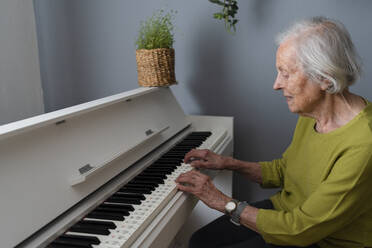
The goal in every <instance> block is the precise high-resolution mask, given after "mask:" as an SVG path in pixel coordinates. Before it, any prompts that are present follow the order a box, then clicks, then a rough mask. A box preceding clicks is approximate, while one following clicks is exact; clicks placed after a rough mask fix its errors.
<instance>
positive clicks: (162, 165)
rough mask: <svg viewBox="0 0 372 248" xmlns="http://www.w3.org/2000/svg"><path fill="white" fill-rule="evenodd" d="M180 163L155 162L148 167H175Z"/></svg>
mask: <svg viewBox="0 0 372 248" xmlns="http://www.w3.org/2000/svg"><path fill="white" fill-rule="evenodd" d="M179 165H180V164H170V163H163V164H157V163H154V164H152V165H150V167H149V168H153V167H155V168H166V169H176V168H177V167H178V166H179Z"/></svg>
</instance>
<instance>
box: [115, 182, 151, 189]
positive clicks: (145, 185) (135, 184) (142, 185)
mask: <svg viewBox="0 0 372 248" xmlns="http://www.w3.org/2000/svg"><path fill="white" fill-rule="evenodd" d="M122 188H140V189H142V188H144V189H149V190H154V189H155V188H156V187H155V186H153V185H148V184H141V183H127V184H126V185H125V186H124V187H122Z"/></svg>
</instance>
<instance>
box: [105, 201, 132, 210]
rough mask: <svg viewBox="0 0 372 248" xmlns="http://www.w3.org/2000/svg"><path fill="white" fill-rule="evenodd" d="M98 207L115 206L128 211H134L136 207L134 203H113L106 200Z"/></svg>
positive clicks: (114, 207)
mask: <svg viewBox="0 0 372 248" xmlns="http://www.w3.org/2000/svg"><path fill="white" fill-rule="evenodd" d="M98 207H103V208H113V209H118V210H125V211H128V212H131V211H134V207H133V206H132V205H127V204H111V203H107V202H104V203H102V204H101V205H99V206H98Z"/></svg>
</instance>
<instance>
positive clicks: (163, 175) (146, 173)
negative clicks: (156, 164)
mask: <svg viewBox="0 0 372 248" xmlns="http://www.w3.org/2000/svg"><path fill="white" fill-rule="evenodd" d="M140 175H142V176H148V177H157V178H161V179H163V180H164V179H166V178H167V175H166V173H160V172H151V171H144V172H142V173H141V174H140Z"/></svg>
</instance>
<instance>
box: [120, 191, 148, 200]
mask: <svg viewBox="0 0 372 248" xmlns="http://www.w3.org/2000/svg"><path fill="white" fill-rule="evenodd" d="M113 196H117V197H123V198H126V199H138V200H145V199H146V197H145V196H144V195H143V194H136V193H133V194H125V193H122V192H116V193H115V194H113Z"/></svg>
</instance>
